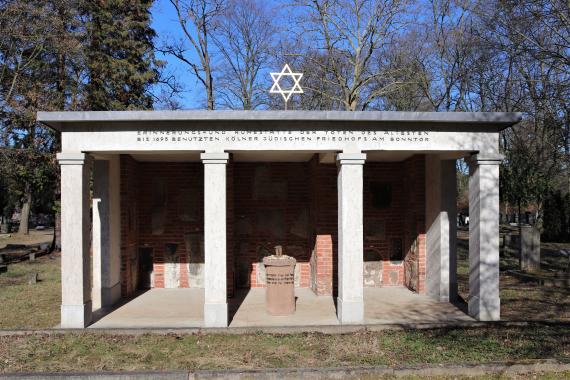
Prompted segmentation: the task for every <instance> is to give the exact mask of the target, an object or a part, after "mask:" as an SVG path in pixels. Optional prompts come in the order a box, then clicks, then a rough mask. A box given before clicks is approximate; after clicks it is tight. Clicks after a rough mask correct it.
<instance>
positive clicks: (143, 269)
mask: <svg viewBox="0 0 570 380" xmlns="http://www.w3.org/2000/svg"><path fill="white" fill-rule="evenodd" d="M138 256H139V268H140V269H139V270H140V275H139V283H138V288H139V289H149V288H150V287H151V276H152V271H153V257H154V252H153V249H152V248H151V247H140V248H139V252H138Z"/></svg>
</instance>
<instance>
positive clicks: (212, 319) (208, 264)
mask: <svg viewBox="0 0 570 380" xmlns="http://www.w3.org/2000/svg"><path fill="white" fill-rule="evenodd" d="M200 158H201V159H202V162H203V163H204V255H205V258H204V259H205V263H204V288H205V290H204V325H205V326H206V327H227V325H228V301H227V297H226V292H227V288H226V281H227V279H226V164H227V163H228V159H229V154H228V153H202V154H201V155H200Z"/></svg>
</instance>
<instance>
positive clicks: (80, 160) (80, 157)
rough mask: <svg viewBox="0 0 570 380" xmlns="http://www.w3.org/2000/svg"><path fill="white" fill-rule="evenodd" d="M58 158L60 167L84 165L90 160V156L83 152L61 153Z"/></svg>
mask: <svg viewBox="0 0 570 380" xmlns="http://www.w3.org/2000/svg"><path fill="white" fill-rule="evenodd" d="M56 157H57V160H58V161H59V164H60V165H84V164H85V163H87V161H88V160H89V155H88V154H85V153H81V152H61V153H58V154H57V156H56Z"/></svg>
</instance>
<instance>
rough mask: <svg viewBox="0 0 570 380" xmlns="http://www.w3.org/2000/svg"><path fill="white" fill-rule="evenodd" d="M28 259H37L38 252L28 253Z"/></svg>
mask: <svg viewBox="0 0 570 380" xmlns="http://www.w3.org/2000/svg"><path fill="white" fill-rule="evenodd" d="M28 259H29V260H30V261H36V253H35V252H30V254H29V255H28Z"/></svg>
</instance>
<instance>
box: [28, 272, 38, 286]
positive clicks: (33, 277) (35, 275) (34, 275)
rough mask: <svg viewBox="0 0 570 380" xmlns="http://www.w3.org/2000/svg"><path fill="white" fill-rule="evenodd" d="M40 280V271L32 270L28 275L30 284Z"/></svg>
mask: <svg viewBox="0 0 570 380" xmlns="http://www.w3.org/2000/svg"><path fill="white" fill-rule="evenodd" d="M37 282H38V273H37V272H32V273H30V274H29V275H28V284H29V285H34V284H35V283H37Z"/></svg>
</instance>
